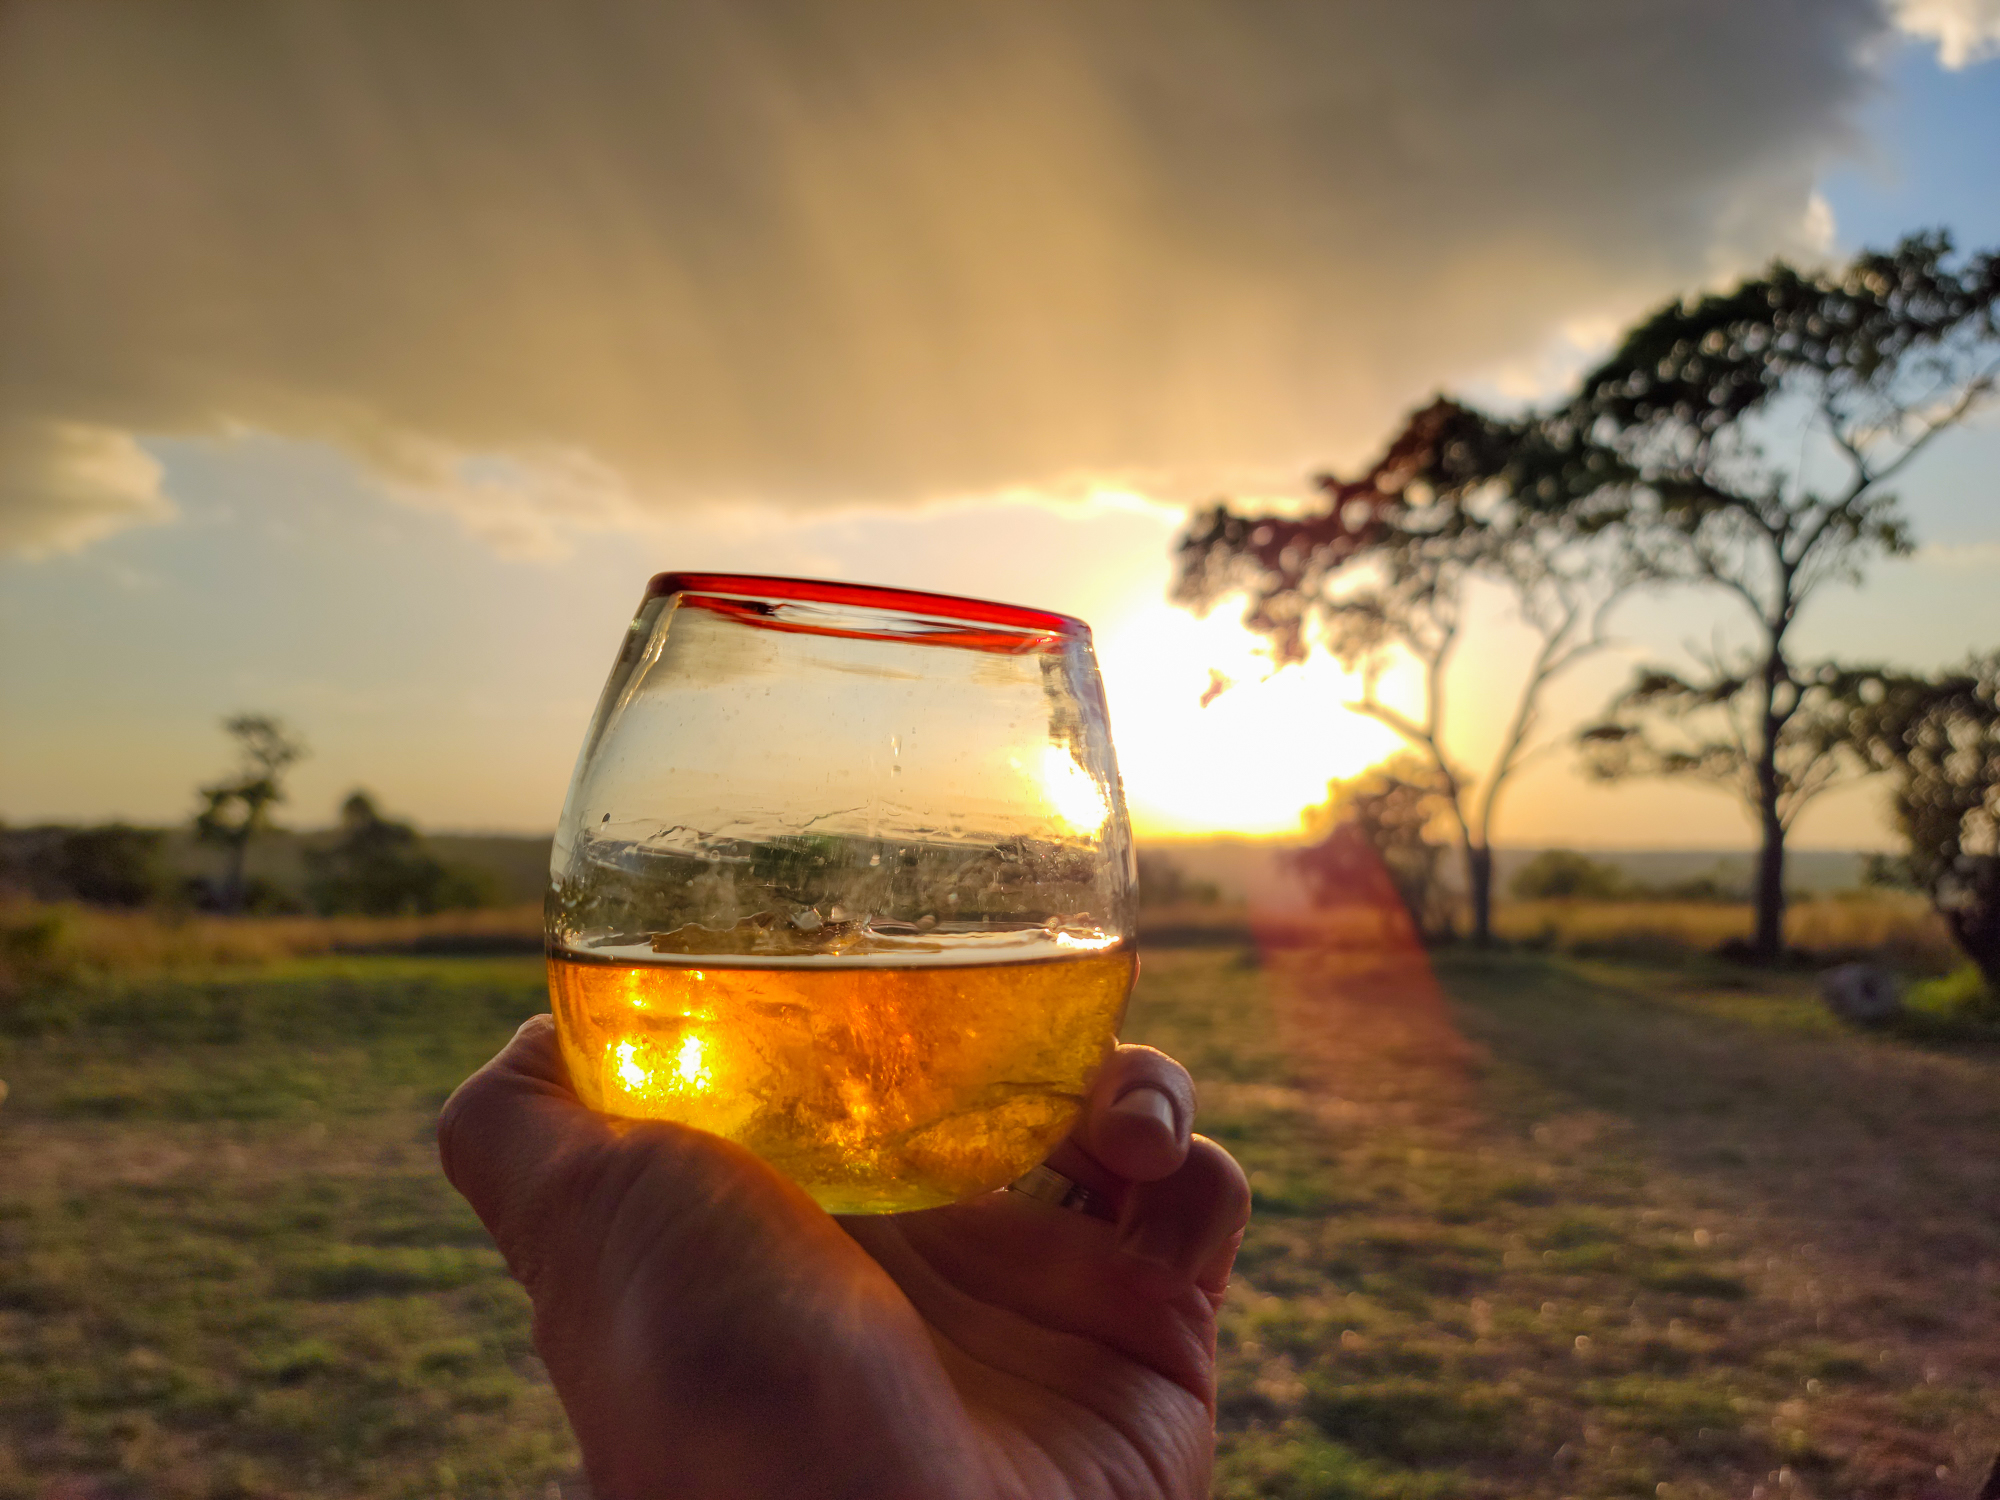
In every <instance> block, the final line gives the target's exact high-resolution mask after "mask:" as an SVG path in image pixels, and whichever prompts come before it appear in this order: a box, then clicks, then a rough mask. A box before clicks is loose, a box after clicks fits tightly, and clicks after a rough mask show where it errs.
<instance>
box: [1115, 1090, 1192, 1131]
mask: <svg viewBox="0 0 2000 1500" xmlns="http://www.w3.org/2000/svg"><path fill="white" fill-rule="evenodd" d="M1111 1110H1112V1113H1114V1114H1120V1115H1134V1116H1136V1117H1138V1118H1140V1119H1143V1120H1157V1121H1159V1122H1160V1124H1162V1125H1164V1126H1166V1128H1167V1132H1168V1133H1169V1134H1170V1135H1176V1136H1177V1135H1179V1133H1180V1125H1179V1124H1178V1122H1176V1121H1175V1119H1174V1101H1173V1100H1171V1099H1169V1098H1168V1097H1167V1096H1166V1095H1165V1094H1163V1093H1161V1092H1160V1091H1159V1090H1158V1089H1156V1088H1154V1087H1153V1086H1152V1085H1151V1084H1144V1083H1142V1084H1140V1085H1139V1086H1138V1087H1137V1088H1134V1089H1128V1090H1127V1091H1126V1092H1124V1093H1123V1094H1120V1095H1119V1096H1118V1097H1117V1098H1116V1099H1114V1100H1113V1101H1112V1102H1111Z"/></svg>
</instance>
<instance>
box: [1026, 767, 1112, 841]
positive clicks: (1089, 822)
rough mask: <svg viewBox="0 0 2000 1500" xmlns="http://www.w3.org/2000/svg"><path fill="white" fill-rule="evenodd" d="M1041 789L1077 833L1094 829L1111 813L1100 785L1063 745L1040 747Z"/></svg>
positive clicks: (1090, 831) (1094, 831)
mask: <svg viewBox="0 0 2000 1500" xmlns="http://www.w3.org/2000/svg"><path fill="white" fill-rule="evenodd" d="M1042 791H1043V794H1044V795H1046V796H1047V797H1048V799H1049V803H1050V805H1051V806H1053V807H1054V808H1055V810H1056V815H1057V816H1058V817H1060V818H1061V819H1062V820H1063V821H1064V822H1065V823H1067V824H1069V825H1070V827H1072V828H1074V829H1075V830H1076V831H1077V832H1078V833H1086V834H1088V833H1096V832H1097V830H1098V829H1100V828H1102V827H1103V826H1104V820H1105V819H1106V818H1108V817H1110V816H1111V804H1110V802H1108V801H1107V800H1106V799H1105V796H1104V789H1103V788H1102V787H1100V786H1099V785H1098V784H1097V781H1096V779H1095V778H1094V777H1092V776H1091V774H1090V772H1088V771H1086V770H1084V768H1083V767H1082V766H1080V765H1078V764H1077V763H1076V757H1075V756H1073V755H1071V754H1070V752H1069V748H1068V747H1067V746H1065V745H1046V746H1044V747H1043V749H1042Z"/></svg>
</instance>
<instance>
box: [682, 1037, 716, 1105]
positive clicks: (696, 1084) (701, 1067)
mask: <svg viewBox="0 0 2000 1500" xmlns="http://www.w3.org/2000/svg"><path fill="white" fill-rule="evenodd" d="M703 1051H704V1049H703V1047H702V1043H701V1038H700V1037H698V1036H688V1037H683V1038H682V1039H681V1050H680V1056H679V1057H678V1058H677V1059H676V1060H675V1062H674V1076H675V1077H677V1078H678V1079H679V1080H680V1081H681V1084H682V1086H683V1087H685V1088H690V1089H693V1090H694V1091H695V1092H696V1093H697V1094H699V1093H704V1092H706V1091H707V1089H708V1085H709V1083H710V1078H709V1072H708V1062H707V1060H706V1059H705V1057H704V1056H703Z"/></svg>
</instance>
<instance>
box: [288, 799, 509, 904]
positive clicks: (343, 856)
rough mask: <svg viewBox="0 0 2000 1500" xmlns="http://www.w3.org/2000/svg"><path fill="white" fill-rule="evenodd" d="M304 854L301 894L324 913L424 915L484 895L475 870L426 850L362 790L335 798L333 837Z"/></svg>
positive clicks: (417, 835) (414, 834)
mask: <svg viewBox="0 0 2000 1500" xmlns="http://www.w3.org/2000/svg"><path fill="white" fill-rule="evenodd" d="M305 858H306V871H307V875H306V895H307V899H308V900H309V901H311V902H312V904H313V907H314V909H315V910H317V911H320V912H324V913H328V914H333V913H340V912H358V913H360V914H362V915H364V916H372V917H390V916H407V915H427V914H429V913H431V912H436V911H445V910H448V909H451V908H454V907H468V906H482V905H485V904H486V902H487V898H488V897H489V895H490V892H488V891H487V890H486V888H485V886H484V884H483V883H482V882H481V881H480V880H479V878H478V877H477V876H476V875H474V874H473V873H471V872H468V871H464V870H460V869H457V868H455V867H453V866H451V865H448V864H446V863H445V862H444V861H443V860H440V859H439V858H438V857H437V856H436V855H434V854H433V853H431V851H430V850H429V849H428V848H427V847H426V846H425V844H424V838H423V835H422V834H420V833H419V832H417V830H416V828H415V827H414V826H413V825H411V824H409V823H400V822H397V821H395V820H394V819H392V818H385V817H383V816H382V814H381V813H380V811H378V810H377V808H376V806H375V802H374V799H373V798H371V797H370V796H369V795H368V794H367V793H366V792H364V791H355V792H352V793H350V794H349V796H348V798H347V800H346V801H345V802H343V803H341V805H340V830H339V834H338V837H337V838H336V839H335V841H334V842H333V843H332V844H331V845H329V846H328V847H326V848H323V849H309V850H307V851H306V857H305Z"/></svg>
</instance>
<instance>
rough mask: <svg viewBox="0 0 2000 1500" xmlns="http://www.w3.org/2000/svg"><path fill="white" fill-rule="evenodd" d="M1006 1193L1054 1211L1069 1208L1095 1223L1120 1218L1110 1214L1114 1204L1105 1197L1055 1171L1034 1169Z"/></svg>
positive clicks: (1043, 1167)
mask: <svg viewBox="0 0 2000 1500" xmlns="http://www.w3.org/2000/svg"><path fill="white" fill-rule="evenodd" d="M1007 1191H1008V1192H1010V1193H1019V1194H1020V1195H1021V1196H1022V1197H1023V1198H1032V1199H1034V1200H1035V1201H1036V1202H1037V1203H1046V1204H1048V1205H1050V1206H1051V1207H1053V1208H1067V1209H1069V1210H1071V1211H1072V1212H1074V1213H1080V1214H1088V1215H1090V1217H1091V1218H1093V1219H1115V1218H1117V1217H1118V1216H1117V1215H1116V1214H1114V1213H1113V1212H1112V1211H1111V1201H1110V1200H1109V1199H1108V1198H1106V1197H1105V1196H1104V1195H1103V1194H1102V1193H1100V1192H1097V1191H1095V1190H1094V1189H1092V1188H1087V1187H1085V1186H1084V1185H1083V1184H1082V1183H1080V1182H1077V1181H1074V1180H1072V1179H1071V1178H1068V1177H1065V1176H1063V1174H1062V1173H1060V1172H1058V1171H1057V1170H1056V1169H1055V1168H1054V1167H1049V1166H1041V1167H1031V1168H1030V1169H1029V1170H1028V1171H1027V1172H1025V1173H1023V1174H1022V1175H1021V1176H1020V1177H1019V1178H1017V1179H1015V1180H1014V1181H1013V1182H1010V1183H1008V1184H1007Z"/></svg>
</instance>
